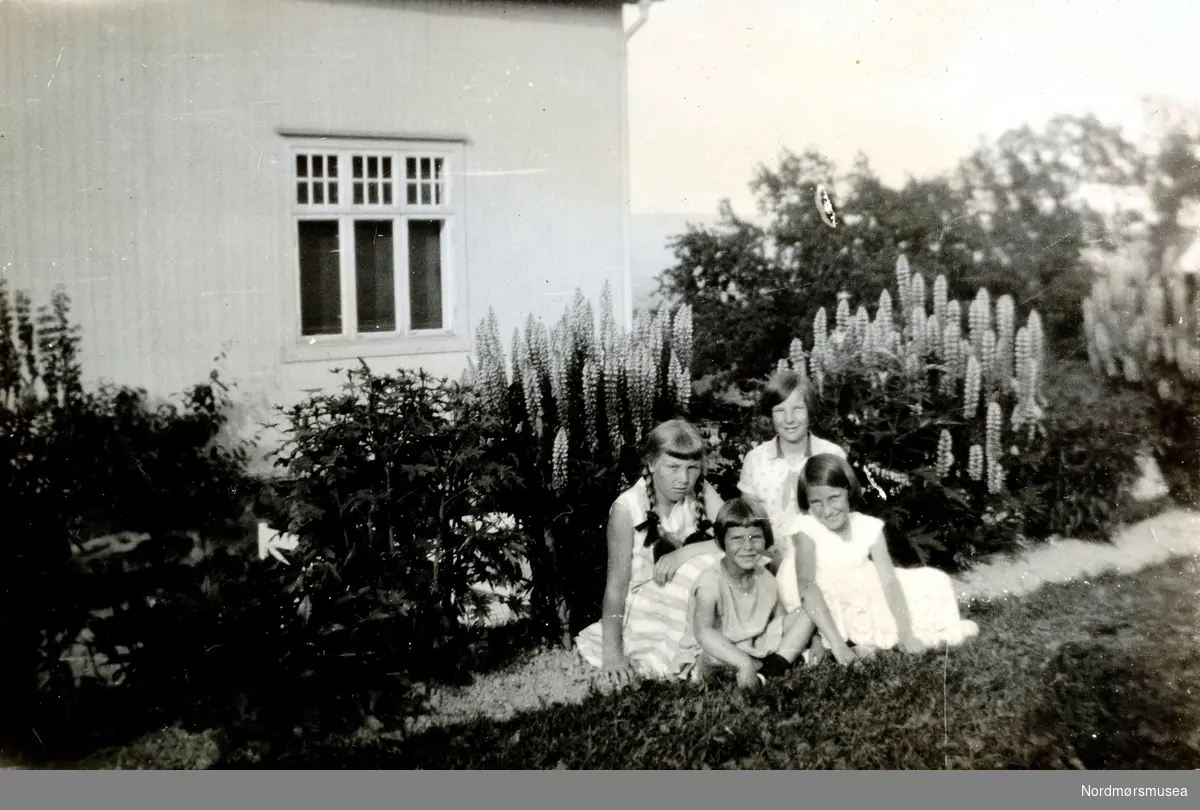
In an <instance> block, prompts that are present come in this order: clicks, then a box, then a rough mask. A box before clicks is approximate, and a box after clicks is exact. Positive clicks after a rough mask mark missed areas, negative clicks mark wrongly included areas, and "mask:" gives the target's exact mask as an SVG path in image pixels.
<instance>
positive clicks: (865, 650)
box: [851, 644, 879, 660]
mask: <svg viewBox="0 0 1200 810" xmlns="http://www.w3.org/2000/svg"><path fill="white" fill-rule="evenodd" d="M851 649H852V650H854V654H855V655H857V656H858V657H859V658H860V659H863V660H866V659H867V658H870V657H871V656H873V655H874V654H875V653H877V652H879V648H878V647H876V646H874V645H872V644H856V645H854V646H853V647H851Z"/></svg>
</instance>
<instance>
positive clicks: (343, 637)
mask: <svg viewBox="0 0 1200 810" xmlns="http://www.w3.org/2000/svg"><path fill="white" fill-rule="evenodd" d="M344 376H345V380H344V384H343V386H342V388H341V390H340V391H338V392H334V393H322V392H316V393H312V394H311V395H310V396H309V397H308V398H307V399H306V400H305V401H304V402H302V403H300V404H298V405H296V406H294V407H292V408H290V409H288V410H287V411H286V412H285V413H286V417H287V426H286V428H285V439H284V442H283V444H282V446H281V447H280V448H279V450H277V451H276V453H275V455H276V464H277V465H279V466H280V467H282V468H283V469H284V470H285V471H286V478H284V479H282V480H280V481H277V482H273V483H271V484H269V485H268V486H267V487H266V488H265V490H264V495H263V503H264V505H265V513H266V515H267V516H268V517H271V518H273V521H272V522H273V523H274V525H277V526H279V527H280V528H285V529H287V530H288V531H289V532H292V533H293V534H295V535H296V536H297V538H298V541H299V545H298V548H297V549H296V551H295V552H294V553H292V554H291V562H292V565H291V566H290V567H286V568H281V570H280V571H279V573H278V576H279V577H281V583H282V588H283V592H285V593H286V594H287V595H288V599H287V602H286V603H285V604H281V605H280V606H279V607H281V608H282V609H283V612H284V613H285V614H287V615H286V618H281V621H282V624H283V625H284V629H287V630H290V631H292V632H294V633H295V634H296V635H295V637H294V640H293V642H292V643H291V645H290V653H289V655H290V658H291V663H290V664H289V667H290V668H291V670H292V671H293V674H294V675H298V676H300V677H317V678H319V679H320V680H321V681H323V682H325V683H327V684H329V688H330V689H334V690H335V691H338V692H340V693H343V694H346V695H354V694H357V695H367V694H374V693H379V694H385V693H389V692H394V693H402V692H403V691H404V684H405V683H406V682H407V679H408V678H409V677H410V676H415V675H422V674H428V673H431V672H440V673H442V674H445V673H446V672H448V671H452V670H454V669H455V668H457V666H458V665H459V664H460V663H461V656H462V655H463V654H464V650H463V649H462V648H461V643H462V641H463V638H464V636H463V628H464V626H465V622H466V620H468V619H472V618H476V617H478V616H479V615H480V614H486V613H487V610H488V608H489V607H490V599H491V598H490V597H489V596H488V595H487V594H486V593H484V592H481V591H479V590H477V589H475V587H474V586H475V585H477V584H487V585H491V586H494V587H504V586H517V585H521V584H522V583H523V581H524V572H523V571H522V568H521V564H520V561H521V557H522V554H523V552H524V548H525V539H524V536H523V535H521V534H520V533H519V532H518V531H517V530H516V527H515V526H514V525H511V521H509V522H507V523H506V522H505V520H504V519H503V516H502V515H500V514H499V513H500V512H501V507H502V505H503V504H502V502H501V500H500V497H499V496H500V494H501V493H504V492H507V491H509V490H510V489H511V487H512V486H513V485H514V478H515V468H514V466H513V465H512V464H511V463H509V462H508V460H507V459H506V457H505V454H504V449H503V446H502V445H500V444H499V439H500V436H499V427H500V425H499V424H498V422H497V420H496V419H495V418H493V417H492V416H490V415H489V414H488V413H486V412H485V411H484V410H483V409H482V408H481V407H480V406H479V403H478V402H477V399H476V397H475V396H474V395H473V394H472V393H471V392H470V391H469V390H467V389H464V388H462V387H460V386H458V385H457V384H454V383H448V382H447V381H445V380H441V379H435V378H432V377H430V376H429V375H428V374H426V373H425V372H423V371H421V372H410V371H404V370H401V371H398V372H397V373H396V374H394V375H389V376H382V375H376V374H373V373H372V372H371V371H370V370H369V369H368V368H367V367H366V365H365V364H363V365H362V367H361V368H358V369H351V370H349V371H346V372H345V375H344ZM271 565H278V564H275V563H271ZM517 597H519V593H518V594H517ZM517 597H514V599H516V598H517ZM513 606H514V607H518V606H519V605H516V604H514V605H513ZM334 684H336V686H334Z"/></svg>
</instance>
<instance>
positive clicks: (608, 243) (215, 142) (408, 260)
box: [0, 0, 630, 419]
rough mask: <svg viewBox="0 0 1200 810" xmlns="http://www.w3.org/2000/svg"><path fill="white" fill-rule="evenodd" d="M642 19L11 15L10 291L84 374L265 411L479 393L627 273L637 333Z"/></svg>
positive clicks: (235, 11)
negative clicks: (636, 152)
mask: <svg viewBox="0 0 1200 810" xmlns="http://www.w3.org/2000/svg"><path fill="white" fill-rule="evenodd" d="M624 5H625V3H622V2H621V1H620V0H576V2H532V0H525V1H524V2H516V1H515V0H513V1H511V2H500V1H496V2H489V1H487V0H87V2H70V3H67V2H53V1H52V0H21V2H0V271H2V273H3V277H4V278H5V279H7V281H8V284H9V287H10V289H15V288H21V289H25V290H28V291H29V292H30V293H31V294H32V295H33V296H34V299H35V302H37V303H43V302H45V301H46V300H48V297H49V294H50V292H51V290H52V289H53V288H54V287H55V286H57V285H63V286H64V287H65V288H66V290H67V292H68V294H69V295H70V298H71V302H72V307H73V313H74V317H75V320H76V322H77V323H79V324H80V326H81V327H82V330H83V362H84V371H85V375H86V376H87V378H88V380H89V381H96V380H98V379H108V380H111V381H113V382H116V383H119V384H129V385H135V386H142V387H145V388H146V389H148V390H149V391H150V392H151V393H152V394H155V395H160V396H169V395H171V394H172V393H174V392H178V391H180V390H182V389H184V388H185V387H186V386H188V385H190V384H192V383H195V382H199V381H201V380H203V379H204V378H205V377H206V375H207V373H208V371H209V370H211V369H212V368H213V367H214V358H216V357H217V356H218V355H220V354H224V359H223V360H222V361H221V363H220V364H219V365H218V366H216V367H217V368H219V369H221V371H222V373H223V374H224V376H225V377H226V378H228V379H231V380H233V381H234V382H236V383H237V384H238V388H237V394H238V396H239V397H240V398H241V400H242V402H243V403H244V405H245V411H244V412H245V413H246V414H247V417H248V418H251V419H257V418H258V417H259V416H261V415H263V414H264V412H265V411H267V410H269V408H270V406H271V405H272V404H277V403H278V404H284V403H287V402H290V401H294V400H295V399H296V398H297V397H298V396H300V395H301V392H302V391H303V390H304V389H307V388H315V387H322V386H326V385H328V384H329V383H330V382H331V381H332V382H335V381H336V378H333V377H332V376H331V375H330V372H329V369H330V368H331V367H334V366H342V367H345V366H346V365H348V364H352V363H354V362H356V360H355V358H357V357H363V358H364V359H366V360H367V361H368V362H369V363H370V364H371V365H372V366H373V367H375V368H377V369H379V370H384V371H386V370H390V369H395V368H396V367H398V366H406V367H417V366H421V367H424V368H426V369H428V370H429V371H431V372H434V373H437V374H445V375H448V376H457V375H458V373H459V372H460V371H461V369H462V368H463V366H464V365H465V362H466V358H467V357H468V356H469V354H470V353H471V351H472V350H473V346H474V331H475V328H476V327H477V326H478V324H479V321H480V320H481V319H482V318H483V317H484V316H485V315H486V313H487V310H488V308H489V307H492V308H494V309H495V311H496V313H497V315H498V317H499V319H500V325H501V334H502V336H503V337H504V338H505V340H506V341H507V339H508V337H509V336H510V335H511V333H512V330H513V327H514V326H517V325H520V324H522V323H523V322H524V320H525V318H526V316H527V315H529V314H531V313H532V314H534V315H535V316H547V317H557V316H559V315H560V314H561V312H562V311H563V308H564V307H565V306H566V305H567V304H568V303H569V299H570V297H571V296H572V295H573V293H574V291H575V290H576V288H580V289H582V290H583V291H584V292H585V294H587V295H588V296H590V297H591V298H592V299H593V300H594V301H596V300H598V297H599V295H600V292H601V289H602V287H603V285H604V283H605V282H606V281H607V282H609V283H610V284H611V285H612V289H613V292H614V300H615V304H616V308H617V315H618V318H622V317H623V318H625V319H628V317H629V308H630V302H629V271H628V255H627V253H628V250H627V245H628V205H627V198H628V192H627V188H628V179H627V165H628V161H627V145H626V142H627V138H626V101H625V92H626V60H625V48H626V32H625V29H624V23H623V10H624V9H623V6H624Z"/></svg>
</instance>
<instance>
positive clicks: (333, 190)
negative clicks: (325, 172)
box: [329, 183, 338, 205]
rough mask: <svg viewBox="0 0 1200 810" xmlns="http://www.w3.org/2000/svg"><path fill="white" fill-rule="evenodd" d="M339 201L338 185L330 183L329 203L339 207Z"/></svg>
mask: <svg viewBox="0 0 1200 810" xmlns="http://www.w3.org/2000/svg"><path fill="white" fill-rule="evenodd" d="M337 201H338V184H337V183H330V184H329V202H330V203H332V204H333V205H337Z"/></svg>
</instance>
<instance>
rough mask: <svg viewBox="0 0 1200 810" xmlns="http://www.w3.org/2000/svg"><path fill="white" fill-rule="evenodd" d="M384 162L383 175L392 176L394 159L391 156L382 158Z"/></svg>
mask: <svg viewBox="0 0 1200 810" xmlns="http://www.w3.org/2000/svg"><path fill="white" fill-rule="evenodd" d="M380 160H381V161H382V162H383V176H384V177H385V178H390V177H391V176H392V159H391V158H390V157H385V158H380Z"/></svg>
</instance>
